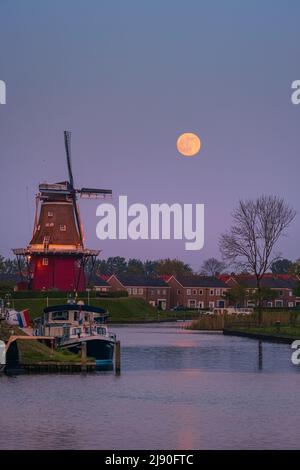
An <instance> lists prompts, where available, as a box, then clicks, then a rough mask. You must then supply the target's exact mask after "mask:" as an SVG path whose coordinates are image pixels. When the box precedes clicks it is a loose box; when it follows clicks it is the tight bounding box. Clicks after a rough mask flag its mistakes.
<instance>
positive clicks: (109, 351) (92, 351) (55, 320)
mask: <svg viewBox="0 0 300 470" xmlns="http://www.w3.org/2000/svg"><path fill="white" fill-rule="evenodd" d="M107 318H108V313H107V312H106V310H104V309H102V308H100V307H94V306H90V305H85V304H77V303H68V304H63V305H54V306H51V307H46V308H45V309H44V313H43V316H42V317H40V318H37V319H35V321H34V327H33V334H34V335H42V336H51V337H54V338H55V347H59V348H60V349H67V350H68V351H70V352H72V353H75V354H78V353H80V352H81V350H82V347H83V343H85V347H86V354H87V356H88V357H91V358H94V359H95V360H96V366H98V367H99V368H100V367H101V368H105V369H111V368H112V367H113V356H114V348H115V343H116V336H115V335H114V334H113V333H110V332H109V329H108V326H107V323H106V321H107Z"/></svg>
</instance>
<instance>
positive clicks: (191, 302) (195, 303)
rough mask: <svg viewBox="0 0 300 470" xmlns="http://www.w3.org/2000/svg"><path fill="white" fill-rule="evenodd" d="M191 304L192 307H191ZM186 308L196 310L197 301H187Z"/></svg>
mask: <svg viewBox="0 0 300 470" xmlns="http://www.w3.org/2000/svg"><path fill="white" fill-rule="evenodd" d="M191 304H193V305H191ZM188 308H197V300H196V299H189V300H188Z"/></svg>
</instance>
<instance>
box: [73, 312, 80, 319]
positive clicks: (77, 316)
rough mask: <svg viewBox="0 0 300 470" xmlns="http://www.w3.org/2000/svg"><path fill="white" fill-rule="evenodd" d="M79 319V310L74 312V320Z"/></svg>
mask: <svg viewBox="0 0 300 470" xmlns="http://www.w3.org/2000/svg"><path fill="white" fill-rule="evenodd" d="M78 320H79V312H74V321H78Z"/></svg>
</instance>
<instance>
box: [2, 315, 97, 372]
mask: <svg viewBox="0 0 300 470" xmlns="http://www.w3.org/2000/svg"><path fill="white" fill-rule="evenodd" d="M13 335H17V336H26V334H25V333H24V331H23V330H21V329H20V328H18V327H17V326H16V325H9V324H8V323H6V322H5V321H1V322H0V340H2V341H5V342H7V341H8V339H9V337H10V336H13ZM16 343H17V350H18V357H19V360H18V363H19V365H20V367H22V366H23V365H24V366H28V367H31V366H33V365H38V364H40V365H43V366H44V367H45V366H46V365H47V364H56V365H57V364H61V365H62V364H69V365H76V364H77V365H78V364H79V362H80V359H79V357H78V355H76V354H72V353H70V352H69V351H57V350H52V349H50V348H49V347H48V346H46V345H45V344H42V343H41V342H39V341H37V340H32V341H30V340H26V341H22V340H17V341H16ZM88 361H89V362H94V361H92V360H90V359H88Z"/></svg>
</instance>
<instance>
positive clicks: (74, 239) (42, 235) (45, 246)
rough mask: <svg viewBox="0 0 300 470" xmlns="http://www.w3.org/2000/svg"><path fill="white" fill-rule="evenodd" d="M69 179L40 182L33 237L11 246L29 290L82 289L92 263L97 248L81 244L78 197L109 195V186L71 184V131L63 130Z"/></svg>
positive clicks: (81, 234) (93, 197) (96, 254)
mask: <svg viewBox="0 0 300 470" xmlns="http://www.w3.org/2000/svg"><path fill="white" fill-rule="evenodd" d="M64 140H65V149H66V157H67V167H68V174H69V181H63V182H61V183H54V184H49V183H43V184H40V185H39V193H38V194H37V195H36V213H35V220H34V229H33V236H32V239H31V241H30V243H29V245H28V246H27V248H16V249H14V250H13V252H14V254H15V255H16V257H17V260H18V262H19V267H20V272H21V274H22V276H23V279H24V273H23V272H22V269H21V267H22V266H23V267H24V265H25V266H26V276H25V277H26V285H27V288H28V289H32V290H49V289H57V290H61V291H71V290H72V291H83V290H85V287H86V279H85V267H86V263H87V261H88V260H91V261H92V265H93V264H94V263H95V260H96V257H97V256H98V254H99V253H100V251H99V250H90V249H87V248H85V247H84V236H83V229H82V224H81V220H80V214H79V207H78V203H77V197H78V196H79V197H81V198H85V199H91V198H92V199H95V198H103V197H110V196H111V194H112V191H111V190H110V189H95V188H81V189H75V188H74V179H73V173H72V165H71V133H70V132H69V131H65V132H64Z"/></svg>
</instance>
